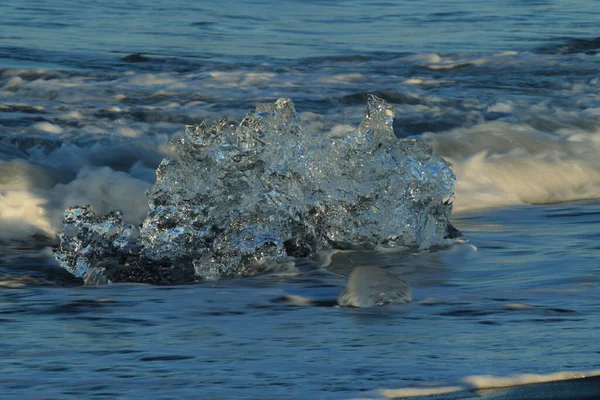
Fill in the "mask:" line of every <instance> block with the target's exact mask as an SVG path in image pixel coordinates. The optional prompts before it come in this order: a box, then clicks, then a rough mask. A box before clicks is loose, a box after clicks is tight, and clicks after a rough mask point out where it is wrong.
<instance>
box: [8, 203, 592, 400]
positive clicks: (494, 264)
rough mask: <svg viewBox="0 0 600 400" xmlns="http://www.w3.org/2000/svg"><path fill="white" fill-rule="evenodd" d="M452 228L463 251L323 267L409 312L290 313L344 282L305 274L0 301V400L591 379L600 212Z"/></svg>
mask: <svg viewBox="0 0 600 400" xmlns="http://www.w3.org/2000/svg"><path fill="white" fill-rule="evenodd" d="M582 221H585V223H581V222H582ZM455 224H456V225H457V227H459V228H460V229H461V230H462V231H463V232H464V233H466V234H467V235H469V236H470V237H471V238H472V240H471V242H470V243H465V244H457V245H454V246H452V247H450V248H445V249H437V250H432V251H430V252H425V253H415V254H402V253H385V254H379V255H375V256H374V255H373V253H370V254H360V253H355V254H352V253H343V254H341V255H337V256H334V258H333V262H332V264H331V266H330V267H329V268H331V269H332V270H333V271H335V272H337V273H338V274H342V275H343V274H346V273H347V272H348V270H349V268H348V266H349V265H365V264H367V265H379V266H383V267H385V268H386V269H388V270H390V271H393V272H396V273H399V274H401V275H402V276H404V277H405V279H406V280H407V281H408V282H409V283H410V284H411V285H412V288H413V297H414V300H415V302H414V303H412V304H409V305H399V306H385V307H381V308H375V309H345V308H335V307H298V306H292V305H286V304H285V302H282V301H281V297H282V296H283V295H285V294H288V295H298V296H303V297H307V298H310V299H315V300H319V299H321V300H328V299H334V298H335V297H336V296H337V294H338V293H339V291H340V290H341V287H342V286H343V285H344V284H345V280H344V279H343V278H342V277H341V276H339V275H337V274H331V273H328V272H326V271H323V270H322V269H320V268H319V267H318V266H317V265H316V264H312V263H309V262H307V261H300V262H299V265H298V267H299V269H300V271H301V272H303V274H302V276H289V277H285V276H259V277H255V278H250V279H243V280H235V281H221V282H217V283H208V284H199V285H190V286H180V287H154V286H145V285H126V284H117V285H112V286H105V287H97V288H96V287H64V286H49V287H35V286H33V287H28V288H21V289H4V290H2V291H1V292H0V302H1V303H2V311H1V313H2V316H1V318H2V324H1V326H0V335H1V337H2V338H3V342H4V346H3V349H4V350H3V351H4V357H3V361H2V363H0V365H1V369H2V381H1V384H2V386H3V388H4V394H5V395H7V396H9V397H10V396H16V395H18V394H19V393H22V392H23V390H25V389H27V390H28V393H31V395H32V396H35V395H37V396H39V398H42V397H44V396H50V395H52V396H60V395H71V396H73V397H81V396H92V395H94V397H99V398H111V397H114V396H115V395H121V396H126V397H128V398H144V397H148V396H151V397H153V398H173V397H189V396H192V397H193V396H200V397H210V398H216V397H221V398H232V397H235V398H257V397H264V396H267V397H270V398H281V397H292V398H307V399H308V398H315V397H324V398H350V397H357V396H365V395H366V396H370V397H378V396H377V393H375V392H374V389H383V388H399V387H406V386H411V387H414V386H419V385H422V384H425V383H430V384H431V383H436V382H455V381H457V380H459V379H461V378H463V377H465V376H469V375H473V374H480V373H485V374H490V375H499V376H507V375H510V374H514V373H525V372H536V373H550V372H555V371H579V370H591V369H594V368H598V362H599V361H598V354H599V352H600V348H598V346H597V344H596V342H597V341H596V340H595V339H594V338H595V337H596V336H597V332H598V329H600V320H599V319H598V312H597V310H598V307H599V306H600V296H599V291H600V274H599V273H598V264H597V255H598V250H599V249H598V244H597V236H598V234H597V232H598V230H599V228H600V204H598V203H586V204H572V205H558V206H556V205H555V206H544V207H542V206H531V207H523V208H515V209H506V210H500V211H494V212H476V213H470V214H468V215H461V216H458V217H457V218H456V220H455ZM8 262H10V261H9V259H7V257H3V264H4V265H3V266H2V269H3V270H4V271H6V272H8V271H10V270H11V269H12V268H14V265H10V264H8V265H7V263H8ZM20 263H23V260H21V261H20ZM21 268H22V270H27V267H21ZM4 271H3V272H4ZM46 278H48V276H46ZM50 280H51V278H50ZM63 284H64V282H63ZM363 392H367V393H363ZM34 398H35V397H34Z"/></svg>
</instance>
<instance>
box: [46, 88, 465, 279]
mask: <svg viewBox="0 0 600 400" xmlns="http://www.w3.org/2000/svg"><path fill="white" fill-rule="evenodd" d="M393 120H394V112H393V109H392V107H391V106H390V105H389V104H387V103H386V102H385V101H383V100H382V99H379V98H377V97H375V96H372V95H370V96H369V97H368V107H367V115H366V116H365V118H364V120H363V121H362V123H361V124H360V125H359V127H358V129H353V130H350V131H348V132H344V133H342V134H340V135H336V136H334V135H331V134H329V133H318V132H313V131H311V130H309V129H308V128H307V127H306V126H305V125H304V124H303V123H302V121H301V118H300V116H299V115H298V114H297V113H296V110H295V109H294V105H293V104H292V102H291V100H289V99H279V100H277V101H276V102H275V103H274V104H265V105H260V106H258V107H257V108H256V111H255V112H252V113H249V114H248V115H247V116H246V117H245V118H244V119H243V120H242V121H241V122H240V123H231V122H227V121H219V122H217V123H216V124H214V125H213V124H208V123H202V124H200V125H197V126H188V127H187V128H186V131H185V135H184V136H183V138H181V139H180V140H179V141H178V142H177V143H175V157H174V158H173V159H170V158H166V159H164V160H163V161H162V162H161V164H160V165H159V167H158V169H157V173H156V176H157V181H156V184H155V185H154V187H153V188H152V189H151V190H150V191H149V192H148V200H149V204H150V211H149V214H148V218H147V219H146V221H145V222H144V224H143V226H142V228H141V231H140V232H139V233H138V232H137V228H136V227H135V226H133V225H129V224H124V223H123V222H122V218H121V214H120V213H118V212H116V213H112V214H109V215H108V216H106V217H104V218H103V217H98V216H95V215H94V214H93V212H92V210H91V208H90V207H78V206H74V207H71V208H69V209H68V210H67V211H66V212H65V225H64V230H63V233H61V235H60V239H61V244H60V246H59V248H57V249H56V251H55V254H56V259H57V260H58V261H59V262H60V263H61V265H62V266H63V267H64V268H65V269H67V270H68V271H69V272H71V273H73V274H74V275H75V276H77V277H82V278H84V279H85V280H86V282H87V283H99V282H112V281H134V282H149V283H181V282H186V281H191V280H215V279H219V278H222V277H226V278H233V277H239V276H247V275H252V274H254V273H256V272H259V271H261V270H263V269H265V268H267V265H269V264H272V263H273V262H279V261H283V260H284V259H285V257H288V256H290V257H309V256H312V255H314V254H315V253H316V252H317V251H322V250H330V249H341V250H351V249H363V250H374V249H377V248H395V247H398V246H406V247H416V248H421V249H424V248H429V247H431V246H433V245H439V244H443V243H449V242H450V240H451V239H452V238H455V237H456V236H457V235H459V233H458V232H457V231H456V230H455V229H454V228H453V227H452V226H451V225H450V224H449V221H448V219H449V217H450V213H451V211H452V201H451V200H452V198H453V195H454V193H453V189H454V174H453V173H452V170H451V169H450V165H449V164H448V163H447V162H446V161H444V160H443V159H442V158H440V157H438V156H436V155H435V154H433V153H432V151H431V149H430V147H429V146H428V145H426V144H423V143H420V142H417V141H414V140H412V141H406V140H398V139H397V138H396V136H395V134H394V130H393V127H392V124H393ZM138 237H139V240H137V238H138ZM107 258H109V259H111V260H112V262H106V259H107ZM150 264H154V265H152V266H150Z"/></svg>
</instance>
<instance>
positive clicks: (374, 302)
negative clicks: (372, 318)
mask: <svg viewBox="0 0 600 400" xmlns="http://www.w3.org/2000/svg"><path fill="white" fill-rule="evenodd" d="M411 301H412V292H411V290H410V287H409V286H408V284H407V283H406V282H405V281H404V280H403V279H402V278H400V276H398V275H396V274H393V273H391V272H388V271H386V270H384V269H382V268H379V267H356V268H354V270H352V273H351V274H350V279H349V280H348V285H346V287H345V288H344V290H342V293H340V295H339V296H338V304H339V305H340V306H345V307H359V308H370V307H375V306H382V305H385V304H404V303H410V302H411Z"/></svg>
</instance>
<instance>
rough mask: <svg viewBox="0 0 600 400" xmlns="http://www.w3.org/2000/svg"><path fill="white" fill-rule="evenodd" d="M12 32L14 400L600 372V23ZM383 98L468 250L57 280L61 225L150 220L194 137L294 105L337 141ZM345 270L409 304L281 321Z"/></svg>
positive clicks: (290, 10) (113, 19) (377, 12)
mask: <svg viewBox="0 0 600 400" xmlns="http://www.w3.org/2000/svg"><path fill="white" fill-rule="evenodd" d="M0 16H1V18H0V314H1V315H0V355H1V357H0V389H1V390H0V397H3V398H23V394H24V393H25V394H26V396H25V398H32V399H46V398H53V399H54V398H60V399H62V398H82V397H94V398H128V399H129V398H306V399H314V398H352V397H358V396H364V397H371V398H373V397H374V398H377V397H380V396H382V393H380V392H375V390H377V389H382V388H406V387H418V386H420V385H423V386H427V385H431V384H434V385H446V384H455V383H456V382H457V381H459V380H460V379H462V378H464V377H466V376H472V375H482V374H484V375H498V376H507V375H510V374H513V373H517V374H521V373H536V374H548V373H553V372H558V371H591V370H597V369H600V347H599V346H598V345H597V336H598V335H597V332H598V329H599V328H600V326H599V325H600V313H599V311H598V310H599V307H598V306H599V303H600V273H599V271H600V269H599V264H598V259H599V255H600V246H599V245H598V239H599V238H600V236H599V234H598V232H600V205H599V203H598V199H600V157H599V156H598V154H599V152H600V100H599V99H600V77H599V76H598V71H599V70H600V55H599V54H600V41H599V39H598V32H597V26H598V24H599V23H600V2H598V1H593V0H578V1H532V0H530V1H510V2H496V3H495V4H491V3H489V2H486V3H485V4H484V3H482V2H474V1H467V0H465V1H455V2H447V1H434V2H431V1H430V2H417V1H399V2H386V1H362V2H359V1H335V0H319V1H317V0H311V1H303V2H299V1H291V0H283V1H278V2H273V1H266V0H265V1H252V2H250V1H233V0H225V1H221V2H216V3H214V4H213V3H210V2H191V1H185V0H178V1H175V2H168V3H166V2H152V1H150V2H148V1H146V2H137V1H128V2H126V4H123V2H117V1H108V2H102V3H97V2H89V1H83V2H72V1H65V0H61V1H50V0H48V1H42V0H38V1H18V0H12V1H9V2H4V3H2V4H0ZM368 93H375V94H377V95H379V96H381V97H383V98H385V99H386V100H387V101H389V102H390V103H392V104H393V105H394V107H395V109H396V120H395V130H396V134H397V135H398V136H399V137H414V138H418V139H421V140H426V141H428V142H429V143H431V145H432V146H433V148H434V149H435V151H436V152H438V153H439V154H441V155H442V156H444V157H445V158H447V159H448V160H450V161H451V162H452V163H453V164H454V170H455V172H456V175H457V184H456V199H455V211H458V212H457V213H455V216H454V223H455V225H456V226H457V227H458V228H459V229H461V231H463V232H464V233H465V234H466V235H467V236H468V237H469V238H470V242H469V243H466V244H458V245H455V246H453V247H450V248H444V249H433V250H431V251H428V252H416V253H415V252H413V253H411V252H409V253H382V254H373V253H369V254H357V253H350V254H348V253H345V254H338V255H336V257H334V260H333V264H332V266H331V269H332V270H333V271H334V272H336V273H330V272H327V271H325V270H323V269H322V268H320V267H319V266H318V265H317V264H315V263H313V262H312V261H307V260H300V261H298V268H299V270H300V275H299V276H272V275H269V276H259V277H255V278H250V279H244V280H237V281H221V282H217V283H210V284H200V285H190V286H183V287H153V286H136V285H123V284H117V285H112V286H107V287H98V288H92V287H81V286H80V282H79V281H77V280H76V279H74V278H72V277H70V276H69V275H68V274H66V273H65V272H63V271H60V270H58V269H57V265H56V263H55V262H54V261H53V260H52V257H51V253H50V250H49V247H50V246H52V245H53V244H54V243H56V242H55V238H56V233H57V232H58V231H60V229H61V219H62V212H63V210H64V209H65V208H66V207H69V206H71V205H73V204H92V205H93V207H94V209H95V210H96V211H98V212H101V213H104V212H108V211H110V210H113V209H121V210H122V211H123V212H124V214H125V216H126V218H128V219H129V220H130V221H132V222H134V223H141V222H142V221H143V218H144V217H145V215H146V211H147V202H146V198H145V195H144V191H145V190H147V189H148V188H149V187H150V186H151V185H152V184H153V182H154V179H155V175H154V169H155V168H156V166H157V165H158V163H159V162H160V160H161V159H162V157H164V156H168V155H170V154H171V150H170V146H169V140H171V139H173V138H177V136H178V135H180V134H181V132H182V131H183V127H184V125H185V124H190V123H198V122H200V121H202V120H203V119H205V118H209V119H215V118H223V117H227V118H239V117H241V116H243V115H244V114H245V113H246V112H247V111H248V109H250V108H252V107H254V106H255V105H256V104H257V103H260V102H264V101H273V100H275V99H277V98H278V97H290V98H292V99H293V100H294V102H295V103H296V106H297V109H298V111H300V112H301V113H302V117H303V118H304V119H305V121H306V122H307V124H308V125H310V126H311V127H312V129H319V130H325V131H331V132H332V133H336V132H337V133H343V132H346V131H347V130H348V129H350V127H351V126H354V125H356V123H357V122H359V121H360V118H361V117H362V115H363V113H364V108H365V103H366V95H367V94H368ZM532 204H536V205H532ZM356 265H377V266H382V267H384V268H386V269H388V270H390V271H392V272H395V273H399V274H401V275H402V276H403V277H404V278H405V279H406V280H407V281H408V282H409V283H410V284H411V286H412V287H413V295H414V298H415V302H414V303H412V304H410V305H406V306H388V307H382V308H377V309H368V310H356V309H343V308H334V307H297V306H291V305H289V304H286V303H285V302H282V301H281V298H282V296H284V295H298V296H303V297H307V298H310V299H316V300H333V299H335V297H336V296H337V294H338V293H339V291H340V290H341V288H342V287H343V286H344V285H345V282H346V281H345V278H344V275H347V274H348V273H349V271H350V270H351V268H352V267H354V266H356Z"/></svg>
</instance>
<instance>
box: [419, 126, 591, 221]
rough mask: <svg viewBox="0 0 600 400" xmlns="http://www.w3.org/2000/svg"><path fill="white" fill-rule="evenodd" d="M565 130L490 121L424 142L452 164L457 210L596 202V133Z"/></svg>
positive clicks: (433, 137) (431, 137)
mask: <svg viewBox="0 0 600 400" xmlns="http://www.w3.org/2000/svg"><path fill="white" fill-rule="evenodd" d="M567 131H568V132H565V131H562V132H560V136H557V135H552V134H548V133H544V132H541V131H537V130H536V129H534V128H532V127H531V126H529V125H524V124H511V123H505V122H491V123H486V124H480V125H477V126H475V127H473V128H468V129H464V128H459V129H456V130H454V131H452V132H450V133H449V134H445V135H438V136H429V138H430V139H432V142H433V146H434V149H435V150H436V151H438V152H439V153H440V154H442V155H443V156H444V157H445V158H446V159H448V160H449V161H450V162H452V164H453V169H454V172H455V173H456V177H457V181H456V200H455V203H454V204H455V210H457V211H461V210H468V209H477V208H490V207H499V206H506V205H517V204H547V203H556V202H564V201H574V200H584V199H597V198H600V158H599V157H598V156H597V154H598V150H600V146H599V142H598V139H599V138H600V133H591V132H586V133H582V132H581V131H580V130H573V129H567ZM565 139H567V140H565Z"/></svg>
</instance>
